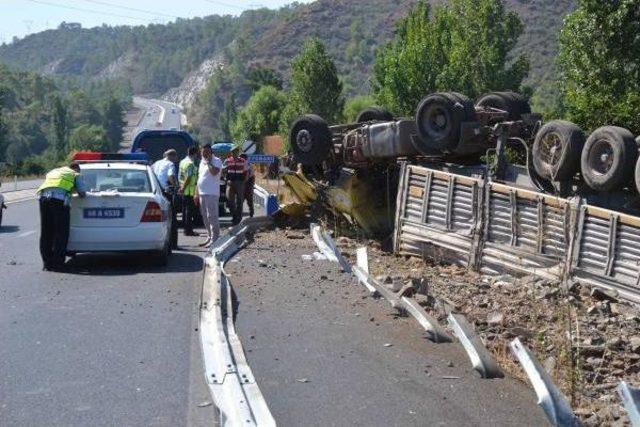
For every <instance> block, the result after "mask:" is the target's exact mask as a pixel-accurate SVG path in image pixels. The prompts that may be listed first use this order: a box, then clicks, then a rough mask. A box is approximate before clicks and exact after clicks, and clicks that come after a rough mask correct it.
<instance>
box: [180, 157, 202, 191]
mask: <svg viewBox="0 0 640 427" xmlns="http://www.w3.org/2000/svg"><path fill="white" fill-rule="evenodd" d="M197 171H198V169H197V168H196V165H195V163H193V160H191V158H190V157H188V156H187V157H185V158H184V159H182V160H181V161H180V166H179V168H178V181H179V182H180V186H183V185H184V183H185V182H186V181H187V178H190V179H189V183H188V184H187V186H186V187H184V195H185V196H193V195H195V194H196V184H197V181H198V179H197V176H196V175H197V173H198V172H197Z"/></svg>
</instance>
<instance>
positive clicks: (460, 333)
mask: <svg viewBox="0 0 640 427" xmlns="http://www.w3.org/2000/svg"><path fill="white" fill-rule="evenodd" d="M448 320H449V326H450V327H451V329H453V332H454V334H455V335H456V337H458V339H459V340H460V343H461V344H462V347H464V350H465V351H466V352H467V355H468V356H469V359H470V360H471V366H473V369H475V370H476V371H478V372H479V373H480V376H481V377H482V378H503V377H504V373H503V372H502V370H501V369H500V367H499V366H498V364H497V363H496V362H495V360H494V359H493V357H491V355H490V354H489V351H488V350H487V349H486V347H485V346H484V344H483V343H482V341H481V340H480V337H479V336H478V335H477V334H476V333H475V331H474V330H473V327H472V326H471V324H469V322H467V319H466V318H465V317H464V316H462V315H460V314H454V313H449V317H448Z"/></svg>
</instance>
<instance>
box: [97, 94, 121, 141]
mask: <svg viewBox="0 0 640 427" xmlns="http://www.w3.org/2000/svg"><path fill="white" fill-rule="evenodd" d="M123 114H124V109H123V108H122V104H120V102H119V101H118V100H117V99H115V98H113V97H111V98H109V99H108V100H107V103H106V105H105V108H104V113H103V117H104V123H103V127H104V130H105V132H106V136H107V141H108V142H109V148H110V150H113V151H118V150H119V149H120V143H121V142H122V138H123V135H124V130H123V129H124V126H125V125H126V122H125V121H124V119H123V118H122V115H123Z"/></svg>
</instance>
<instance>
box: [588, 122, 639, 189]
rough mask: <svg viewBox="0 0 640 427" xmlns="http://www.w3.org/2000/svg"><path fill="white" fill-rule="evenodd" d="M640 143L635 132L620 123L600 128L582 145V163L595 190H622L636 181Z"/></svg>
mask: <svg viewBox="0 0 640 427" xmlns="http://www.w3.org/2000/svg"><path fill="white" fill-rule="evenodd" d="M637 159H638V147H637V145H636V141H635V139H634V136H633V134H632V133H631V132H629V131H628V130H627V129H624V128H621V127H617V126H603V127H601V128H598V129H596V130H595V131H594V132H593V133H592V134H591V135H590V136H589V138H588V139H587V142H586V143H585V145H584V148H583V149H582V156H581V159H580V167H581V170H582V177H583V178H584V181H585V182H586V183H587V185H588V186H589V187H590V188H591V189H593V190H595V191H613V190H619V189H621V188H622V187H624V186H625V185H626V184H628V183H629V182H631V181H632V177H633V173H634V167H635V166H636V160H637Z"/></svg>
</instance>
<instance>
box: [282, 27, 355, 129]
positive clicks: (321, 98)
mask: <svg viewBox="0 0 640 427" xmlns="http://www.w3.org/2000/svg"><path fill="white" fill-rule="evenodd" d="M343 107H344V97H343V95H342V82H341V81H340V78H339V77H338V70H337V69H336V65H335V63H334V62H333V59H331V57H330V56H329V55H328V54H327V51H326V49H325V47H324V45H323V44H322V43H321V42H320V41H319V40H316V39H309V40H307V41H306V42H305V43H304V45H303V47H302V52H300V54H299V55H298V56H296V57H295V58H294V59H293V61H292V62H291V92H290V93H289V99H288V105H287V108H286V109H285V113H284V114H283V115H282V120H283V123H282V128H283V130H284V131H285V132H286V131H288V128H289V126H290V125H291V123H292V122H293V120H294V119H295V117H297V116H299V115H301V114H305V113H313V114H317V115H319V116H321V117H322V118H324V119H325V120H327V121H328V122H329V123H335V122H338V121H339V120H340V119H341V118H342V109H343Z"/></svg>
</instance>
